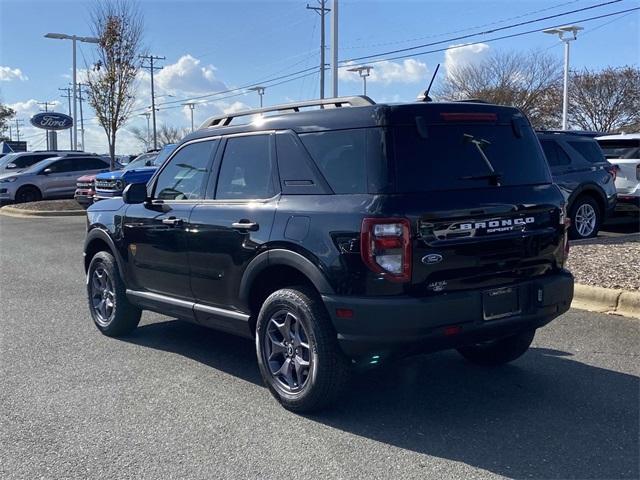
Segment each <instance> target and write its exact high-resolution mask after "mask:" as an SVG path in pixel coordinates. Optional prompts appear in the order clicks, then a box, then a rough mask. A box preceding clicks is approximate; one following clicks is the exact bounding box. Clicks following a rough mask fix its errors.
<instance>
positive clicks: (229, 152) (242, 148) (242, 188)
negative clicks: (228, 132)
mask: <svg viewBox="0 0 640 480" xmlns="http://www.w3.org/2000/svg"><path fill="white" fill-rule="evenodd" d="M272 157H273V156H272V154H271V137H270V135H248V136H245V137H232V138H229V139H228V140H227V145H226V147H225V149H224V155H223V157H222V166H221V167H220V174H219V175H218V184H217V187H216V198H217V199H253V198H269V197H272V196H273V195H275V189H274V187H273V168H274V159H273V158H272Z"/></svg>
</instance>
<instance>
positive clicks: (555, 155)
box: [540, 140, 571, 167]
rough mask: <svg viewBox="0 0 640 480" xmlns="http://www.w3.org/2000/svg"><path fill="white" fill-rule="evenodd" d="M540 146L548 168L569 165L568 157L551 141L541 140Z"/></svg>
mask: <svg viewBox="0 0 640 480" xmlns="http://www.w3.org/2000/svg"><path fill="white" fill-rule="evenodd" d="M540 145H542V150H544V155H545V157H547V162H549V166H551V167H560V166H562V165H570V164H571V158H570V157H569V155H567V154H566V152H565V151H564V150H563V149H562V148H561V147H559V146H558V144H557V143H556V142H554V141H553V140H542V141H540Z"/></svg>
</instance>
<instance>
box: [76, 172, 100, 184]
mask: <svg viewBox="0 0 640 480" xmlns="http://www.w3.org/2000/svg"><path fill="white" fill-rule="evenodd" d="M95 179H96V175H95V174H94V175H83V176H81V177H78V180H77V181H78V182H93V181H94V180H95Z"/></svg>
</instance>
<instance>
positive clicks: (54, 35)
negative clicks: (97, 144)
mask: <svg viewBox="0 0 640 480" xmlns="http://www.w3.org/2000/svg"><path fill="white" fill-rule="evenodd" d="M45 37H46V38H55V39H56V40H71V41H72V42H73V149H74V150H77V149H78V121H77V117H78V102H77V98H76V88H77V79H76V41H80V42H84V43H100V39H99V38H96V37H78V36H77V35H67V34H66V33H47V34H46V35H45ZM83 148H84V145H83Z"/></svg>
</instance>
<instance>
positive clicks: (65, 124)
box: [31, 112, 73, 130]
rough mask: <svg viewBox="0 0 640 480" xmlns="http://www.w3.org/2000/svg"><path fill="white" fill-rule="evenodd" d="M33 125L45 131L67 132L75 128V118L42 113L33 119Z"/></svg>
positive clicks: (53, 113)
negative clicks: (68, 129)
mask: <svg viewBox="0 0 640 480" xmlns="http://www.w3.org/2000/svg"><path fill="white" fill-rule="evenodd" d="M31 125H33V126H34V127H38V128H43V129H45V130H66V129H67V128H71V127H72V126H73V118H71V117H70V116H69V115H65V114H64V113H56V112H42V113H36V114H35V115H34V116H33V117H31Z"/></svg>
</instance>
